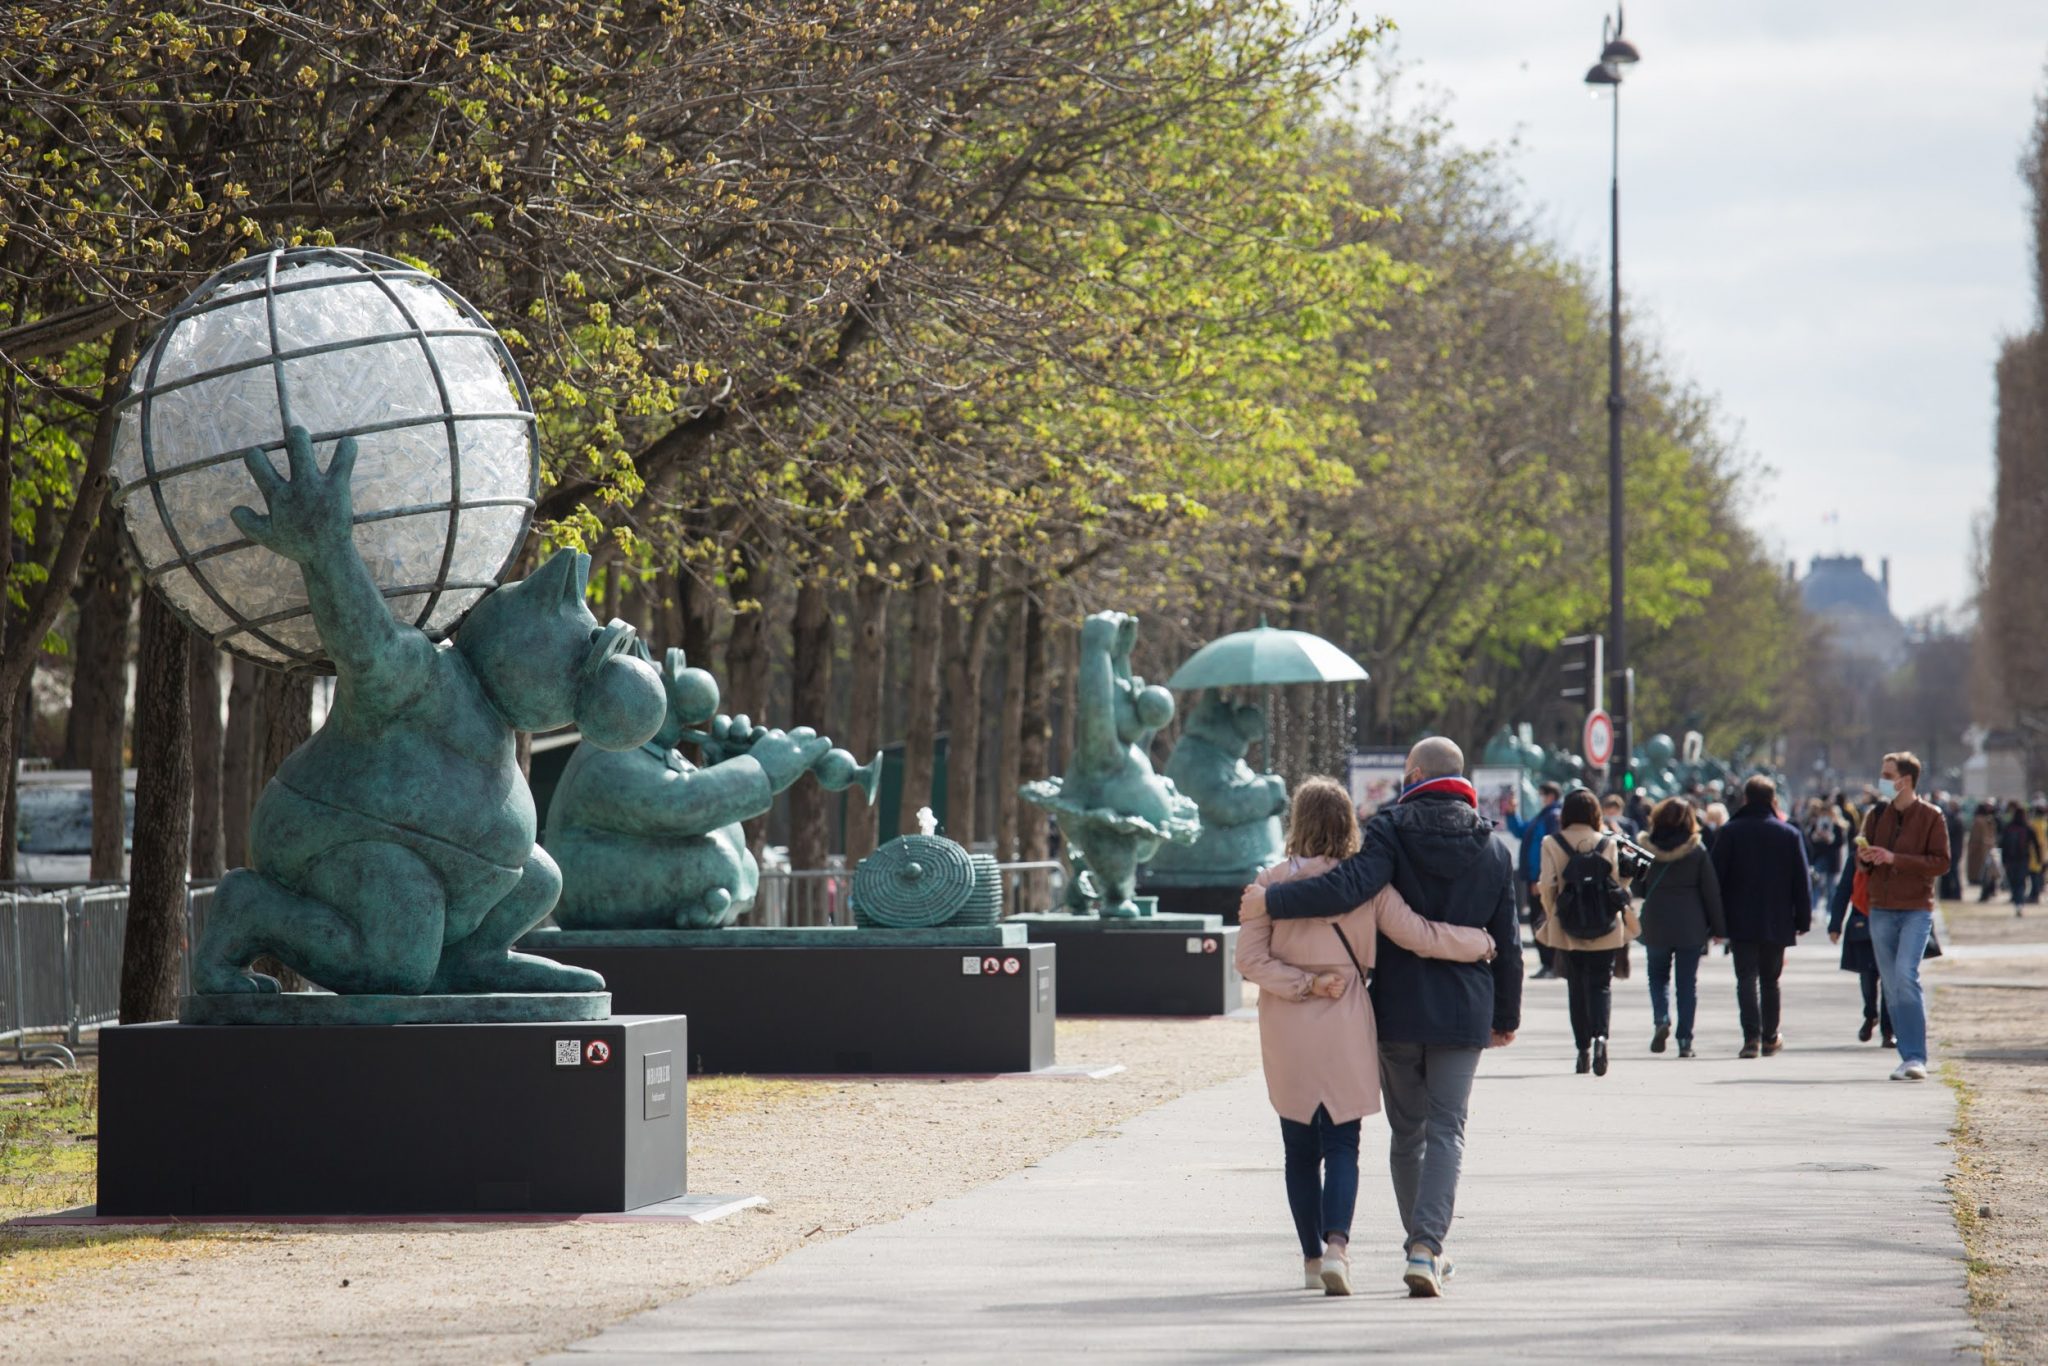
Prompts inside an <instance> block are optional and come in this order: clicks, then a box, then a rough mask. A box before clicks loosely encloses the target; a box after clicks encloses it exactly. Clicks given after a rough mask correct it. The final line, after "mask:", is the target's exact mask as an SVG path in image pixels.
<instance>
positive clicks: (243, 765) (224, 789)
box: [220, 659, 263, 868]
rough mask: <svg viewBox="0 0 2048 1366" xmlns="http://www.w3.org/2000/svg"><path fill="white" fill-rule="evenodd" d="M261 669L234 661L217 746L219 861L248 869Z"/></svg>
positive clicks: (244, 662)
mask: <svg viewBox="0 0 2048 1366" xmlns="http://www.w3.org/2000/svg"><path fill="white" fill-rule="evenodd" d="M262 677H263V670H262V669H261V668H260V667H259V666H257V665H255V664H252V663H250V662H249V661H248V660H246V659H237V660H235V661H234V662H233V664H232V665H230V666H229V671H228V680H229V681H228V723H227V729H226V730H225V731H223V732H222V734H221V747H220V833H221V862H222V864H223V865H224V866H226V867H228V868H247V867H248V866H249V811H250V809H251V808H252V807H253V806H254V805H255V803H256V789H257V783H256V759H257V754H258V753H259V750H258V747H257V743H256V735H257V730H258V726H259V724H260V722H261V720H262V718H261V716H260V715H259V713H260V712H261V710H262V705H263V703H262V697H261V695H260V690H259V684H260V682H261V680H262Z"/></svg>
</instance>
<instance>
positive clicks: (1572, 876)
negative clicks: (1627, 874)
mask: <svg viewBox="0 0 2048 1366" xmlns="http://www.w3.org/2000/svg"><path fill="white" fill-rule="evenodd" d="M1553 838H1555V839H1556V840H1557V842H1558V843H1559V844H1561V845H1564V851H1565V854H1566V855H1567V858H1566V860H1565V865H1564V876H1563V878H1562V880H1560V882H1559V883H1558V887H1557V912H1556V914H1557V923H1558V927H1559V928H1560V929H1562V930H1563V931H1564V932H1565V933H1566V934H1568V935H1570V936H1571V937H1572V938H1574V939H1598V938H1600V937H1602V936H1603V935H1607V934H1611V933H1613V931H1614V921H1615V917H1617V916H1619V915H1620V914H1621V912H1622V909H1623V908H1624V907H1626V906H1627V905H1628V904H1629V895H1628V889H1627V888H1626V887H1624V886H1622V885H1621V883H1619V882H1618V881H1616V880H1615V877H1614V865H1613V864H1612V863H1610V862H1608V859H1607V846H1608V845H1609V844H1610V843H1612V842H1613V839H1614V837H1613V836H1612V835H1603V836H1601V838H1600V842H1599V843H1598V844H1596V845H1594V846H1593V847H1592V848H1591V849H1588V850H1587V851H1586V852H1585V853H1583V854H1581V853H1576V852H1574V851H1573V849H1572V847H1571V846H1570V845H1569V844H1565V840H1564V836H1562V835H1557V836H1554V837H1553Z"/></svg>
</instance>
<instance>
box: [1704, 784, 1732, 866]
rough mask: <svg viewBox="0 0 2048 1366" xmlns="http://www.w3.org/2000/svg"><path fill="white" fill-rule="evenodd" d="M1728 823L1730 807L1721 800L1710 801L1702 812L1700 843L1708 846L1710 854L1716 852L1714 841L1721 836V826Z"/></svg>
mask: <svg viewBox="0 0 2048 1366" xmlns="http://www.w3.org/2000/svg"><path fill="white" fill-rule="evenodd" d="M1716 785H1717V786H1718V784H1716ZM1727 824H1728V808H1727V807H1726V806H1724V805H1723V804H1721V803H1720V802H1708V803H1707V806H1706V810H1704V811H1702V812H1700V843H1701V844H1704V845H1705V846H1707V852H1708V853H1709V854H1711V853H1713V852H1714V841H1715V840H1718V839H1720V838H1721V828H1722V827H1723V826H1725V825H1727Z"/></svg>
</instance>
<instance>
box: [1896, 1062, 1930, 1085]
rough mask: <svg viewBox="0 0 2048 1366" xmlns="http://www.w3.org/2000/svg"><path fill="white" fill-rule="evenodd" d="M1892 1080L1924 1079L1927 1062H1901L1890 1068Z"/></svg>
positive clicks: (1925, 1077) (1925, 1078)
mask: <svg viewBox="0 0 2048 1366" xmlns="http://www.w3.org/2000/svg"><path fill="white" fill-rule="evenodd" d="M1892 1080H1893V1081H1926V1080H1927V1064H1926V1063H1924V1062H1919V1061H1914V1062H1902V1063H1900V1064H1899V1065H1898V1066H1897V1067H1894V1068H1893V1069H1892Z"/></svg>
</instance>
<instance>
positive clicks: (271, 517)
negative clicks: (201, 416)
mask: <svg viewBox="0 0 2048 1366" xmlns="http://www.w3.org/2000/svg"><path fill="white" fill-rule="evenodd" d="M285 457H286V462H287V464H288V465H289V467H290V469H291V477H290V478H289V479H286V478H284V477H282V476H280V475H279V474H278V472H277V470H276V469H275V468H274V467H273V466H272V465H271V463H270V458H269V457H268V456H266V455H265V454H264V453H263V452H262V451H260V450H255V449H252V450H250V451H249V453H248V454H246V455H244V456H243V457H242V463H243V465H244V466H246V467H247V468H248V471H249V477H250V478H252V479H254V480H255V481H256V487H257V488H258V489H259V490H261V492H262V494H263V501H264V504H265V506H266V507H267V508H268V511H267V512H260V513H259V512H257V511H256V510H255V509H253V508H246V507H237V508H231V509H229V511H228V516H229V517H231V518H233V519H234V523H235V525H236V526H237V527H239V528H241V531H242V534H243V535H244V536H247V537H248V538H249V539H250V540H252V541H254V542H256V544H258V545H260V546H265V547H268V548H269V549H271V550H274V551H276V552H277V553H278V554H280V555H282V556H284V557H285V558H286V559H288V560H295V561H297V562H299V563H301V564H304V563H305V562H306V561H308V560H311V559H313V558H314V557H315V556H317V555H320V554H322V553H332V552H333V551H334V550H335V549H336V548H337V547H347V546H348V545H349V537H350V528H351V527H352V525H353V524H354V520H355V509H354V505H353V502H352V500H351V499H350V497H349V476H350V475H351V474H352V473H354V471H355V465H356V443H355V438H354V437H348V436H345V437H343V438H342V439H341V440H340V441H338V442H336V443H335V446H334V457H333V458H332V459H331V460H329V461H328V462H327V471H326V473H324V474H323V473H321V471H320V467H319V465H318V464H317V463H315V461H314V459H313V438H312V437H311V435H309V434H308V433H307V431H306V429H305V428H304V427H293V428H291V429H290V430H289V431H287V432H286V433H285Z"/></svg>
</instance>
